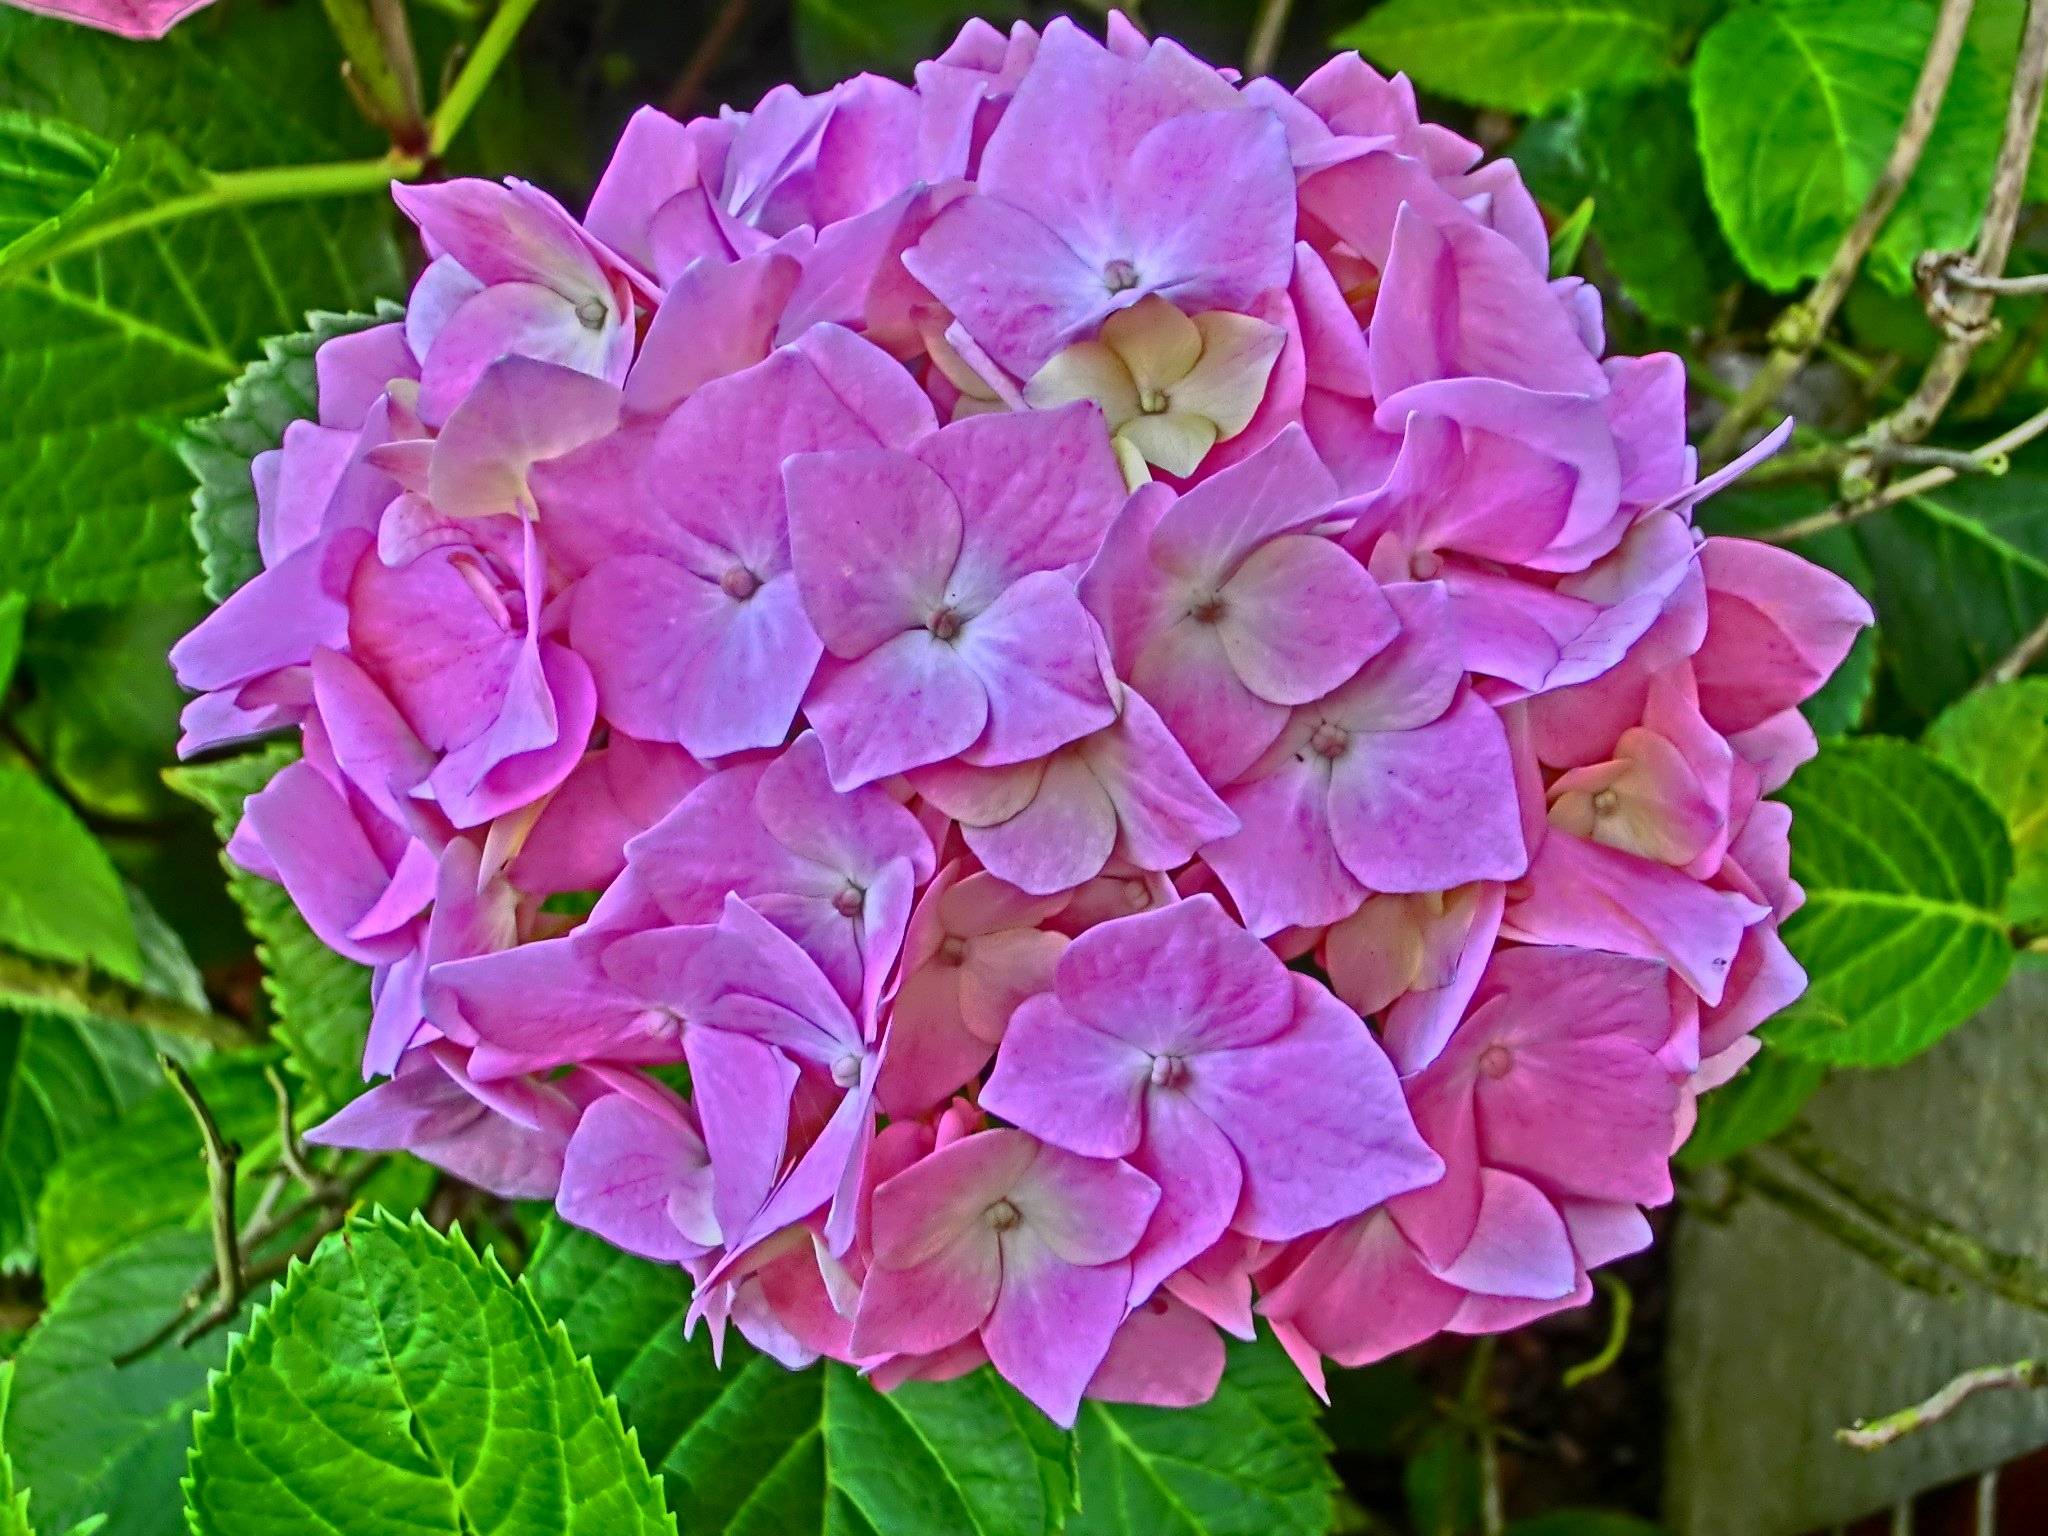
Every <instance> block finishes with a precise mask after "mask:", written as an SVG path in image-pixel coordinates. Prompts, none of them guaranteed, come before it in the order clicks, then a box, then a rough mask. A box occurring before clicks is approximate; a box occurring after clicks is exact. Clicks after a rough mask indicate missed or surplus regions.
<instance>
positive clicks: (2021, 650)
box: [1976, 618, 2048, 688]
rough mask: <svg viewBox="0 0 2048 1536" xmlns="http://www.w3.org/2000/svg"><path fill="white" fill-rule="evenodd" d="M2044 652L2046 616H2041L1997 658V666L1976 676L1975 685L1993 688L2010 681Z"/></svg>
mask: <svg viewBox="0 0 2048 1536" xmlns="http://www.w3.org/2000/svg"><path fill="white" fill-rule="evenodd" d="M2044 652H2048V618H2043V619H2042V620H2041V622H2040V623H2038V624H2036V625H2035V626H2034V627H2033V628H2032V629H2030V630H2028V631H2027V632H2026V633H2025V634H2024V635H2022V636H2020V642H2019V644H2018V645H2015V646H2014V647H2013V648H2012V649H2011V650H2009V651H2007V652H2006V653H2005V655H2004V656H2002V657H2001V658H1999V662H1998V665H1997V666H1995V667H1993V668H1992V669H1991V670H1990V671H1989V672H1986V673H1985V674H1984V675H1983V676H1982V677H1980V678H1978V679H1977V683H1976V687H1978V688H1995V687H1997V686H1998V684H2000V683H2009V682H2012V681H2013V680H2014V679H2015V678H2017V677H2020V676H2023V675H2024V674H2025V673H2026V671H2027V669H2028V668H2029V667H2031V666H2033V664H2034V663H2035V662H2037V661H2039V660H2040V659H2041V657H2042V654H2043V653H2044Z"/></svg>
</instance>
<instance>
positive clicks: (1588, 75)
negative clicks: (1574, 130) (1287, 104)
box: [1336, 0, 1699, 112]
mask: <svg viewBox="0 0 2048 1536" xmlns="http://www.w3.org/2000/svg"><path fill="white" fill-rule="evenodd" d="M1698 9H1699V8H1698V7H1696V6H1694V5H1690V4H1686V3H1684V0H1389V3H1387V4H1385V5H1380V6H1375V7H1374V8H1373V9H1372V10H1371V11H1370V12H1369V13H1367V15H1366V17H1365V19H1364V20H1363V21H1360V22H1359V23H1358V24H1357V25H1356V26H1353V27H1351V28H1349V29H1347V30H1345V31H1343V32H1340V33H1339V34H1338V35H1337V39H1336V42H1337V46H1338V47H1340V48H1356V49H1357V50H1358V51H1359V52H1360V53H1362V54H1364V55H1365V56H1366V57H1367V58H1368V59H1371V60H1372V61H1373V62H1374V63H1375V64H1378V65H1380V66H1382V67H1383V68H1385V69H1388V70H1396V69H1398V70H1405V71H1406V72H1407V73H1408V74H1409V75H1410V76H1412V77H1413V78H1414V80H1415V82H1416V84H1418V85H1421V86H1423V87H1425V88H1426V89H1429V90H1432V91H1435V92H1437V93H1439V94H1440V95H1444V96H1451V97H1455V98H1456V99H1457V100H1459V101H1469V102H1472V103H1473V104H1474V105H1476V106H1482V107H1501V108H1504V109H1506V110H1507V111H1510V112H1542V111H1545V110H1547V109H1548V108H1550V107H1551V106H1553V105H1555V104H1556V103H1557V102H1560V101H1562V100H1564V98H1565V97H1567V96H1569V95H1571V94H1572V93H1573V92H1574V91H1583V90H1587V89H1590V88H1592V87H1595V86H1611V85H1633V84H1637V83H1639V82H1642V81H1646V80H1655V79H1658V78H1660V77H1662V76H1664V75H1668V74H1669V73H1671V71H1672V68H1673V66H1674V64H1675V63H1676V62H1677V59H1678V56H1679V53H1680V50H1681V48H1682V47H1683V45H1684V42H1685V39H1686V36H1687V34H1688V32H1689V30H1690V27H1691V25H1692V23H1693V18H1694V15H1695V14H1696V12H1697V10H1698Z"/></svg>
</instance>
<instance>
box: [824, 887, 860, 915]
mask: <svg viewBox="0 0 2048 1536" xmlns="http://www.w3.org/2000/svg"><path fill="white" fill-rule="evenodd" d="M867 904H868V893H867V892H866V891H864V890H862V889H861V888H860V887H859V886H857V885H855V884H854V883H853V882H852V881H851V880H849V881H847V882H846V884H845V885H843V886H841V887H840V888H839V893H838V894H837V895H836V896H834V897H833V898H832V910H833V911H834V912H837V913H838V914H839V915H840V916H841V917H859V916H860V914H861V910H862V909H863V908H864V907H866V906H867Z"/></svg>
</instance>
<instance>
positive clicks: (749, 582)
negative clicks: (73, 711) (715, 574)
mask: <svg viewBox="0 0 2048 1536" xmlns="http://www.w3.org/2000/svg"><path fill="white" fill-rule="evenodd" d="M718 589H719V591H721V592H723V593H724V594H725V595H726V596H727V597H729V598H731V599H732V600H733V601H734V602H736V603H744V602H745V601H746V600H747V599H748V598H750V597H752V596H753V595H754V594H755V593H756V592H758V591H760V590H761V578H760V577H758V576H756V575H755V574H754V573H753V572H752V571H750V570H748V569H747V568H746V567H745V566H744V565H736V566H734V567H733V568H732V569H731V570H729V571H727V572H726V573H725V574H724V575H723V576H721V577H719V578H718Z"/></svg>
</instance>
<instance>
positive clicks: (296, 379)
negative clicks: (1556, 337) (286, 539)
mask: <svg viewBox="0 0 2048 1536" xmlns="http://www.w3.org/2000/svg"><path fill="white" fill-rule="evenodd" d="M403 313H404V311H403V310H402V309H400V308H398V307H397V306H396V305H390V304H384V303H379V305H378V306H377V313H376V314H374V315H330V314H325V313H316V314H312V315H308V316H307V317H306V326H307V328H306V329H305V330H303V331H299V332H295V333H294V334H292V335H290V336H273V337H271V338H269V339H268V340H266V341H265V342H264V343H263V358H262V360H261V361H260V362H254V363H251V364H250V365H249V366H248V367H247V368H245V369H243V370H242V374H241V377H239V378H237V379H236V380H235V381H234V382H233V383H232V384H230V385H228V392H227V405H226V406H225V407H223V408H222V409H221V410H219V411H216V412H215V413H214V414H213V415H211V416H202V417H200V418H199V419H198V420H197V421H192V422H188V423H186V425H185V430H184V432H183V434H182V435H181V436H180V437H179V439H178V455H179V457H180V458H182V459H183V460H184V461H185V467H186V468H187V469H189V470H190V471H191V472H192V476H193V478H194V479H196V480H197V481H198V482H199V484H198V486H197V488H196V489H195V490H194V491H193V492H192V536H193V538H194V539H195V540H196V541H197V542H198V545H199V551H200V559H199V563H200V566H201V568H202V569H203V570H204V572H205V587H206V595H207V596H208V597H210V598H212V599H213V600H214V601H215V602H216V603H217V602H220V601H221V600H222V599H223V598H225V597H226V596H227V595H228V594H229V593H230V592H232V591H234V590H235V588H237V587H239V586H240V585H242V583H243V582H245V581H247V580H248V579H249V578H250V577H252V576H254V575H255V574H256V573H257V572H258V571H260V570H262V569H263V557H262V555H261V554H259V553H258V551H257V548H256V485H255V482H254V481H253V480H252V479H251V478H250V470H249V464H250V461H251V460H253V459H254V458H255V457H256V455H257V454H259V453H262V452H264V451H266V450H267V449H271V448H276V447H278V446H279V445H281V444H282V443H283V442H284V429H285V428H286V427H288V426H290V425H291V424H292V423H293V422H295V421H305V420H309V419H311V418H312V417H314V416H316V415H317V414H318V410H319V394H318V382H317V379H316V377H315V374H314V370H313V354H314V353H315V352H317V351H318V350H319V349H320V347H321V346H322V345H323V344H324V343H326V342H328V341H331V340H333V339H334V338H335V337H336V336H347V335H349V334H351V333H352V332H355V331H360V330H363V329H365V328H367V327H369V326H372V325H376V324H379V323H380V322H382V321H386V320H393V319H396V318H398V317H399V316H400V315H402V314H403Z"/></svg>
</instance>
